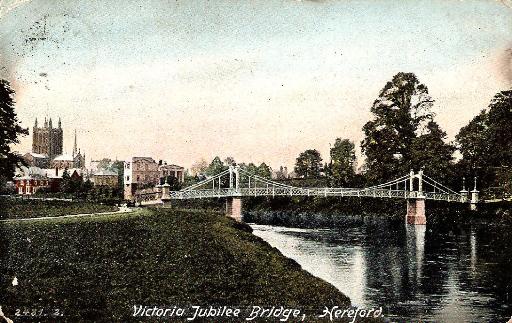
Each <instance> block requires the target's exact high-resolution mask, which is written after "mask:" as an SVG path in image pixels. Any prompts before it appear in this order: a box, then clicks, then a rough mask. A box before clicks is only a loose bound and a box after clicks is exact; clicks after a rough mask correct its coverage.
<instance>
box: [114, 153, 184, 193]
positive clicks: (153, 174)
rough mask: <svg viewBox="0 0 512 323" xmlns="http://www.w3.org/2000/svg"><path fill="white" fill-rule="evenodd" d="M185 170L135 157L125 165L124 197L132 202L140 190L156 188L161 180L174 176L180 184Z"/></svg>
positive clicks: (150, 159) (146, 158)
mask: <svg viewBox="0 0 512 323" xmlns="http://www.w3.org/2000/svg"><path fill="white" fill-rule="evenodd" d="M184 173H185V169H184V168H183V167H181V166H177V165H171V164H169V165H168V164H167V163H166V162H164V161H159V162H158V163H157V162H156V161H155V160H154V159H153V158H151V157H133V158H132V159H131V160H130V161H126V162H125V163H124V180H123V182H124V197H125V199H126V200H131V199H132V198H133V196H134V194H135V192H136V191H137V190H138V189H143V188H149V187H155V186H157V185H159V184H160V180H161V178H167V177H168V176H173V177H176V178H177V179H178V181H179V182H183V180H184V176H185V175H184Z"/></svg>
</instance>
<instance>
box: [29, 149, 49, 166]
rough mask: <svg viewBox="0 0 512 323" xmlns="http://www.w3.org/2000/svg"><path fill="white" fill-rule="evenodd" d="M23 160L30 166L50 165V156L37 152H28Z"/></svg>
mask: <svg viewBox="0 0 512 323" xmlns="http://www.w3.org/2000/svg"><path fill="white" fill-rule="evenodd" d="M23 160H25V163H26V164H27V165H28V166H35V167H39V168H48V167H50V158H48V156H47V155H43V154H37V153H32V152H31V153H26V154H25V155H23Z"/></svg>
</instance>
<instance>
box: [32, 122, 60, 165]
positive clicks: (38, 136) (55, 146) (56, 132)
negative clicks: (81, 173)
mask: <svg viewBox="0 0 512 323" xmlns="http://www.w3.org/2000/svg"><path fill="white" fill-rule="evenodd" d="M62 138H63V136H62V124H61V121H60V118H59V124H58V127H57V128H54V127H53V124H52V119H51V118H50V121H49V122H48V121H47V120H46V118H45V119H44V125H43V127H39V126H38V124H37V119H36V121H35V123H34V128H33V131H32V152H33V153H36V154H43V155H46V156H48V157H49V158H50V159H52V158H54V157H55V156H58V155H60V154H62V146H63V139H62Z"/></svg>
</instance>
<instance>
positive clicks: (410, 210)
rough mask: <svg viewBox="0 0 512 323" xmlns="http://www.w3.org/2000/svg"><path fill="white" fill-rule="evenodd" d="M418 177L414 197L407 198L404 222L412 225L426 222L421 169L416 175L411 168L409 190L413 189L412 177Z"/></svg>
mask: <svg viewBox="0 0 512 323" xmlns="http://www.w3.org/2000/svg"><path fill="white" fill-rule="evenodd" d="M415 178H417V179H418V191H417V195H416V197H415V198H408V199H407V214H406V216H405V223H407V224H414V225H425V224H427V217H426V216H425V196H424V195H423V170H420V171H419V172H418V174H417V175H415V174H414V171H413V170H411V173H410V176H409V191H410V192H413V191H414V179H415Z"/></svg>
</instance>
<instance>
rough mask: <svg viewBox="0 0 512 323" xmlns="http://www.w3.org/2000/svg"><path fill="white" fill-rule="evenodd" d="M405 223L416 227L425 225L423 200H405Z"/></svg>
mask: <svg viewBox="0 0 512 323" xmlns="http://www.w3.org/2000/svg"><path fill="white" fill-rule="evenodd" d="M406 223H407V224H416V225H425V224H427V217H426V216H425V198H416V199H408V200H407V215H406Z"/></svg>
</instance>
